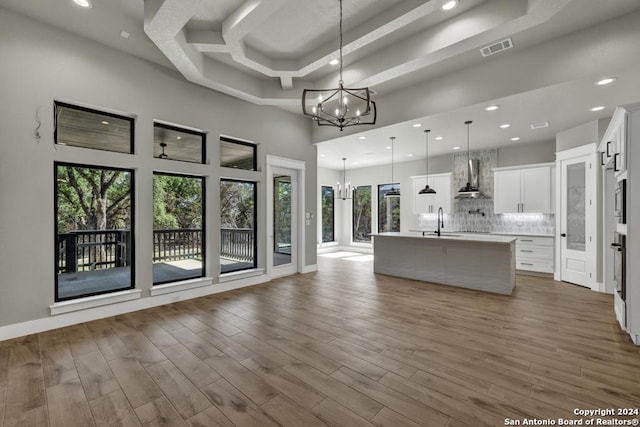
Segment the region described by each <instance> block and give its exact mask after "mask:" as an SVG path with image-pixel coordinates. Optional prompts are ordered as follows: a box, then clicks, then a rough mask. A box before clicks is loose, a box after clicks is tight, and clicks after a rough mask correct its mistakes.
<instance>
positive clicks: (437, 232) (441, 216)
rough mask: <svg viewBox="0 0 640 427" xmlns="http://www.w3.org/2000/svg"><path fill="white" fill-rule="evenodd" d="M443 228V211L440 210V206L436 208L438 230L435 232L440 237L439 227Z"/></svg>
mask: <svg viewBox="0 0 640 427" xmlns="http://www.w3.org/2000/svg"><path fill="white" fill-rule="evenodd" d="M441 228H444V212H443V211H442V207H439V208H438V230H437V231H436V234H437V235H438V237H440V229H441Z"/></svg>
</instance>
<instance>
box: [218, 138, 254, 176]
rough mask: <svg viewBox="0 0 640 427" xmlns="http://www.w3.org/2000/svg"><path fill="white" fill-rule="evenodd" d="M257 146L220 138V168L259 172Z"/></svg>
mask: <svg viewBox="0 0 640 427" xmlns="http://www.w3.org/2000/svg"><path fill="white" fill-rule="evenodd" d="M256 148H257V147H256V145H255V144H252V143H250V142H244V141H237V140H235V139H231V138H227V137H224V136H222V137H220V166H222V167H225V168H235V169H245V170H249V171H254V170H257V155H256Z"/></svg>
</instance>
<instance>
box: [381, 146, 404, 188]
mask: <svg viewBox="0 0 640 427" xmlns="http://www.w3.org/2000/svg"><path fill="white" fill-rule="evenodd" d="M395 140H396V137H395V136H392V137H391V190H389V191H387V194H385V195H384V197H400V189H399V188H396V187H395V185H396V184H395V181H394V179H393V146H394V145H395V144H394V143H395Z"/></svg>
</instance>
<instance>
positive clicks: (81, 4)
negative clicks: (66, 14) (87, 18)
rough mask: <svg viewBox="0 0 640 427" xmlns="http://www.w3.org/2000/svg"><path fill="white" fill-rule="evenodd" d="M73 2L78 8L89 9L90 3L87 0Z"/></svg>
mask: <svg viewBox="0 0 640 427" xmlns="http://www.w3.org/2000/svg"><path fill="white" fill-rule="evenodd" d="M73 2H74V3H75V4H77V5H78V6H80V7H87V8H88V7H91V2H90V1H89V0H73Z"/></svg>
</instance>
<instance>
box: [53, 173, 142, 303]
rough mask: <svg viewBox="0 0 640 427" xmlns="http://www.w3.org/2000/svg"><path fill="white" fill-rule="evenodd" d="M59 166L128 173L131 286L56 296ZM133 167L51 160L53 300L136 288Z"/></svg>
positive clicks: (72, 298)
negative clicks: (70, 295)
mask: <svg viewBox="0 0 640 427" xmlns="http://www.w3.org/2000/svg"><path fill="white" fill-rule="evenodd" d="M59 166H63V167H78V168H91V169H101V170H115V171H122V172H129V173H130V177H131V188H130V190H129V191H130V192H131V195H130V198H131V231H130V235H131V248H130V251H131V268H130V274H131V286H130V287H128V288H118V289H112V290H108V291H101V292H91V293H88V294H82V295H75V296H72V297H67V298H60V297H59V296H58V181H57V179H58V167H59ZM135 172H136V171H135V169H128V168H119V167H113V166H102V165H91V164H86V163H73V162H62V161H54V162H53V200H54V203H53V221H54V224H53V230H54V231H53V232H54V239H53V245H54V246H53V273H54V278H55V280H54V302H63V301H73V300H76V299H80V298H86V297H91V296H95V295H107V294H110V293H114V292H121V291H127V290H131V289H135V288H136V230H135V224H136V214H135V213H136V209H135V206H136V204H135V197H136V186H135V182H136V179H135V178H136V175H135Z"/></svg>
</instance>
